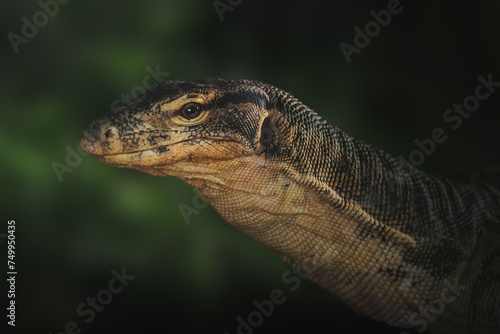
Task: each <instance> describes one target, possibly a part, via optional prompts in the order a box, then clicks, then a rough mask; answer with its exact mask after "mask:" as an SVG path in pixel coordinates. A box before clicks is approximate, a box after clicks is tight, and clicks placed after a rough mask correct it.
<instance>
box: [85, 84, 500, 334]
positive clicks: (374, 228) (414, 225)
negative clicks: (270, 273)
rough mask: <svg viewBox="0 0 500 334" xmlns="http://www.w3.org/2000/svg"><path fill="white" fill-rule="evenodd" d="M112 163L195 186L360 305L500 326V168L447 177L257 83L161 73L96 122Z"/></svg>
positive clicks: (488, 328) (426, 325) (416, 324)
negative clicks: (364, 139) (134, 96)
mask: <svg viewBox="0 0 500 334" xmlns="http://www.w3.org/2000/svg"><path fill="white" fill-rule="evenodd" d="M81 147H82V149H83V150H85V151H87V152H89V153H92V154H94V155H95V156H96V157H97V158H98V159H99V160H100V161H102V162H104V163H105V164H108V165H111V166H116V167H123V168H132V169H136V170H139V171H141V172H144V173H148V174H152V175H159V176H167V175H171V176H175V177H178V178H180V179H182V180H184V181H185V182H187V183H188V184H190V185H192V186H194V187H196V188H197V189H198V191H199V192H200V194H201V195H202V196H203V197H204V198H205V199H206V200H207V201H208V202H209V203H210V204H211V205H212V206H213V207H214V208H215V210H216V211H218V212H219V214H220V215H221V216H222V217H223V219H224V220H225V221H226V222H227V223H229V224H230V225H232V226H234V227H236V228H237V229H239V230H241V231H242V232H244V233H246V234H247V235H249V236H251V237H252V238H254V239H255V240H257V241H258V242H260V243H261V244H263V245H265V246H266V247H268V248H269V249H270V250H272V251H273V252H274V253H275V254H277V255H278V256H280V257H281V258H282V259H284V260H285V261H287V262H289V263H292V264H293V265H295V266H297V267H299V268H300V269H301V270H302V271H304V272H305V273H306V274H307V275H309V277H311V279H312V280H313V281H315V282H316V283H317V284H319V285H320V286H322V287H324V288H326V289H328V290H329V291H331V292H332V293H334V294H336V295H337V296H339V297H340V298H341V299H342V300H344V301H345V302H346V303H347V304H348V305H349V306H350V307H351V308H352V309H353V310H355V311H356V312H359V313H361V314H363V315H366V316H370V317H372V318H374V319H378V320H380V321H384V322H386V323H387V324H389V325H392V326H397V327H400V328H413V329H416V330H417V331H418V332H422V331H424V330H430V331H431V332H435V333H500V242H499V240H500V239H499V238H500V171H499V170H498V169H497V170H495V169H490V170H484V171H481V172H478V173H475V174H471V175H470V176H469V177H465V178H462V179H458V180H452V179H450V178H446V177H438V176H432V175H428V174H427V173H424V172H422V171H420V170H419V169H417V168H415V167H414V166H412V165H410V164H409V163H407V162H406V161H404V160H402V159H399V158H394V157H392V156H391V155H389V154H387V153H385V152H384V151H382V150H380V149H377V148H375V147H372V146H370V145H368V144H365V143H363V142H361V141H359V140H356V139H354V138H352V137H350V136H349V135H347V134H346V133H345V132H344V131H342V130H340V129H339V128H337V127H335V126H332V125H330V124H328V123H327V122H326V121H325V120H324V119H323V118H322V117H320V116H319V115H318V114H317V113H316V112H314V111H313V110H311V109H310V108H308V107H307V106H305V105H304V104H302V103H301V102H300V101H299V100H298V99H296V98H294V97H293V96H292V95H291V94H289V93H287V92H285V91H283V90H280V89H278V88H276V87H273V86H271V85H268V84H264V83H260V82H257V81H250V80H225V79H199V80H191V81H164V82H162V83H160V84H158V85H157V86H156V87H154V88H153V89H151V90H149V91H148V92H147V93H146V94H144V95H143V96H141V97H139V98H137V99H136V100H135V101H134V102H133V103H132V104H130V105H128V106H124V107H121V108H119V109H118V110H115V111H113V112H111V113H108V114H105V115H103V116H101V117H99V118H97V119H96V120H94V122H93V123H92V124H91V125H90V126H89V128H88V130H87V131H86V133H85V135H84V136H83V138H82V140H81Z"/></svg>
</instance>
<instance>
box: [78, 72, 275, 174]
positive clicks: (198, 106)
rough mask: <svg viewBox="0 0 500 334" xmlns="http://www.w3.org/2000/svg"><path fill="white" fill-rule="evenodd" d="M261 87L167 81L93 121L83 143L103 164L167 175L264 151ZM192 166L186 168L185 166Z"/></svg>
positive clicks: (264, 110) (264, 104)
mask: <svg viewBox="0 0 500 334" xmlns="http://www.w3.org/2000/svg"><path fill="white" fill-rule="evenodd" d="M259 85H262V84H260V83H257V82H253V81H248V80H241V81H231V80H223V79H202V80H193V81H164V82H161V83H160V84H158V85H157V86H156V87H154V88H153V89H151V90H149V91H148V92H147V93H145V94H144V95H143V96H140V97H139V98H137V99H136V100H135V101H133V102H132V103H131V104H129V105H127V106H124V107H121V108H119V109H117V110H115V111H113V112H110V113H108V114H105V115H102V116H100V117H99V118H97V119H96V120H94V121H93V122H92V124H91V125H90V126H89V128H88V129H87V131H86V133H85V134H84V136H83V138H82V140H81V143H80V144H81V147H82V149H83V150H84V151H86V152H89V153H91V154H93V155H95V156H96V157H97V158H98V159H99V160H101V161H102V162H104V163H106V164H108V165H112V166H116V167H125V168H133V169H138V170H141V171H143V172H146V173H149V174H154V175H165V174H169V173H165V170H169V169H170V170H172V168H174V166H175V165H176V164H179V163H185V162H188V163H189V166H191V167H193V166H196V165H197V164H198V165H206V164H209V163H210V162H213V161H215V160H230V159H236V158H239V157H242V156H249V155H253V154H258V153H260V152H262V150H263V146H264V144H266V140H268V138H269V131H266V130H268V129H267V128H268V127H269V124H267V123H268V122H265V121H264V120H265V119H266V117H267V116H268V111H267V110H268V108H267V106H268V103H269V97H268V95H267V94H266V92H265V91H264V90H263V89H262V86H259ZM183 165H186V164H183Z"/></svg>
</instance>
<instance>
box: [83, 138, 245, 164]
mask: <svg viewBox="0 0 500 334" xmlns="http://www.w3.org/2000/svg"><path fill="white" fill-rule="evenodd" d="M202 142H203V143H204V144H205V145H201V143H202ZM220 142H226V143H229V145H231V144H232V145H235V146H238V147H240V149H239V150H238V151H239V152H242V150H241V146H242V145H241V143H240V141H238V140H235V139H232V138H227V137H209V138H207V137H198V138H191V139H186V140H180V141H177V142H174V143H169V144H167V145H159V146H155V147H148V148H145V149H143V150H133V151H127V152H119V153H109V154H108V153H106V154H94V155H95V156H96V158H97V159H99V160H100V161H101V162H103V163H105V164H107V165H110V166H114V167H122V168H131V167H160V166H166V165H172V164H175V163H176V162H178V161H181V160H192V161H196V160H200V161H201V160H203V158H204V156H203V151H204V150H206V149H207V147H212V149H213V146H212V145H210V144H211V143H220ZM207 144H208V145H207ZM90 153H92V152H90Z"/></svg>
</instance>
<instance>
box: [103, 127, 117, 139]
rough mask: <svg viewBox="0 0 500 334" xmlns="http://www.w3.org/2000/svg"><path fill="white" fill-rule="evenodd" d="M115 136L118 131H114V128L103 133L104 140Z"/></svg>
mask: <svg viewBox="0 0 500 334" xmlns="http://www.w3.org/2000/svg"><path fill="white" fill-rule="evenodd" d="M117 136H118V131H117V130H116V128H109V129H108V130H106V132H105V133H104V137H106V139H110V138H115V137H117Z"/></svg>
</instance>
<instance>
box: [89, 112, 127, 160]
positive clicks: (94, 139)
mask: <svg viewBox="0 0 500 334" xmlns="http://www.w3.org/2000/svg"><path fill="white" fill-rule="evenodd" d="M119 140H120V132H119V130H118V129H117V128H116V127H115V126H113V125H112V124H110V123H108V122H104V123H102V122H98V120H96V121H94V123H92V124H91V125H90V126H89V128H88V129H87V131H86V132H85V134H84V135H83V137H82V139H81V141H80V146H81V148H82V150H84V151H85V152H88V153H90V154H93V155H106V154H113V153H116V152H112V151H113V149H112V148H114V147H116V144H117V143H118V142H119Z"/></svg>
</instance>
